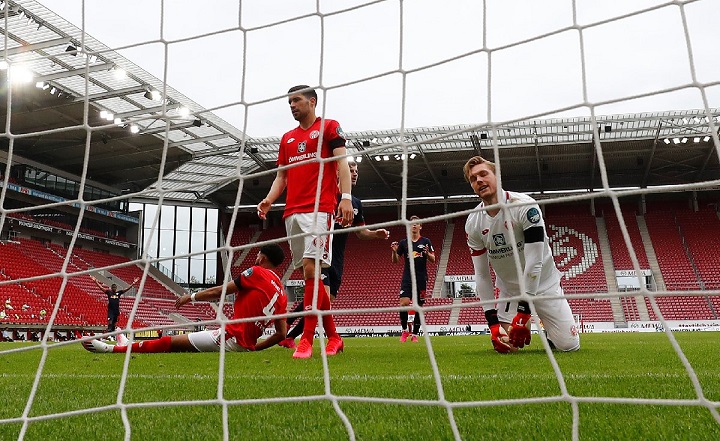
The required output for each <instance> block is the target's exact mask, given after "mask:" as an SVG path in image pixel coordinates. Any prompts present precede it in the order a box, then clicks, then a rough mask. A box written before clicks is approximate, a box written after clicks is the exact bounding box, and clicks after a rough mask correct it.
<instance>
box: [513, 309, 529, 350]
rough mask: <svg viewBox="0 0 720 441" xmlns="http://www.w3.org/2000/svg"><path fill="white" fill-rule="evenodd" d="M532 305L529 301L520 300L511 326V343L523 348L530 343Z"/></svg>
mask: <svg viewBox="0 0 720 441" xmlns="http://www.w3.org/2000/svg"><path fill="white" fill-rule="evenodd" d="M530 319H531V316H530V305H528V303H527V302H518V309H517V314H516V315H515V318H514V319H513V321H512V326H511V327H510V333H509V334H508V337H510V344H512V345H513V346H515V347H517V348H522V347H524V346H526V345H529V344H530V327H529V326H530Z"/></svg>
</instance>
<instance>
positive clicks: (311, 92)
mask: <svg viewBox="0 0 720 441" xmlns="http://www.w3.org/2000/svg"><path fill="white" fill-rule="evenodd" d="M298 90H302V92H300V93H302V94H303V96H304V97H305V98H307V99H310V98H315V101H316V102H317V92H315V89H311V88H310V86H306V85H304V84H301V85H299V86H293V87H291V88H290V90H288V94H291V95H292V94H293V92H297V91H298Z"/></svg>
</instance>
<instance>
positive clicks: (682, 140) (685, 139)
mask: <svg viewBox="0 0 720 441" xmlns="http://www.w3.org/2000/svg"><path fill="white" fill-rule="evenodd" d="M680 142H682V143H683V144H685V143H686V142H688V139H687V138H683V139H681V140H680Z"/></svg>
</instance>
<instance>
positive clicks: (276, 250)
mask: <svg viewBox="0 0 720 441" xmlns="http://www.w3.org/2000/svg"><path fill="white" fill-rule="evenodd" d="M283 260H285V253H283V250H282V248H280V246H278V245H276V244H272V245H265V246H263V247H262V248H260V252H259V253H258V255H257V258H256V259H255V266H252V267H250V268H248V269H246V270H245V271H243V272H242V274H240V276H239V277H238V278H237V279H235V280H233V281H231V282H228V283H227V284H226V285H225V286H224V287H223V286H215V287H212V288H208V289H206V290H204V291H200V292H198V293H195V294H192V295H187V294H186V295H184V296H182V297H180V298H178V299H177V301H176V302H175V307H176V308H180V307H181V306H183V305H184V304H186V303H188V302H191V301H192V302H195V301H212V300H218V299H220V296H221V295H222V292H223V289H224V290H225V292H226V293H227V294H235V303H234V304H233V320H239V319H248V318H251V317H256V318H257V320H254V321H243V322H239V323H228V324H227V325H225V350H227V351H233V352H246V351H261V350H263V349H267V348H269V347H272V346H274V345H276V344H277V343H278V342H280V341H281V340H283V339H284V338H285V334H286V332H287V324H286V322H285V319H282V318H276V319H274V320H270V319H265V320H263V317H265V316H271V315H275V314H284V313H285V311H286V310H287V296H286V295H285V290H284V289H283V287H282V282H281V281H280V278H279V277H278V275H277V274H276V273H275V272H274V271H273V268H275V267H277V266H278V265H280V264H281V263H282V261H283ZM271 321H272V322H273V323H274V324H275V333H274V334H273V335H271V336H270V337H268V338H266V339H264V340H262V341H260V342H258V339H259V338H260V337H261V336H262V335H263V333H264V332H265V328H267V327H268V326H269V325H270V322H271ZM222 337H223V335H222V331H221V330H220V329H214V330H208V331H200V332H193V333H190V334H182V335H173V336H169V335H168V336H165V337H160V338H158V339H155V340H148V341H141V342H137V343H133V344H132V346H129V345H128V339H127V337H125V335H123V334H118V338H117V341H118V344H117V345H114V346H113V345H109V344H107V343H104V342H101V341H100V340H90V341H85V342H83V347H85V349H87V350H88V351H90V352H127V350H128V347H131V350H132V352H140V353H142V352H145V353H150V352H153V353H154V352H217V351H219V350H220V344H221V343H222Z"/></svg>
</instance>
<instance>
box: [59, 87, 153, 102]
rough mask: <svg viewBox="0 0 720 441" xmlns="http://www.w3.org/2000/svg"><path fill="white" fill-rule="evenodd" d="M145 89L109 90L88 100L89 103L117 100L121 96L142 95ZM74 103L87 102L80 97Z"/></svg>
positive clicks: (93, 95)
mask: <svg viewBox="0 0 720 441" xmlns="http://www.w3.org/2000/svg"><path fill="white" fill-rule="evenodd" d="M144 91H145V88H144V87H142V86H135V87H126V88H124V89H118V90H108V91H107V92H100V93H94V94H92V95H88V96H87V99H88V101H98V100H104V99H107V98H116V97H119V96H125V95H130V94H132V93H140V92H144ZM73 101H78V102H81V101H85V97H84V96H79V97H77V98H75V99H74V100H73Z"/></svg>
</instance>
